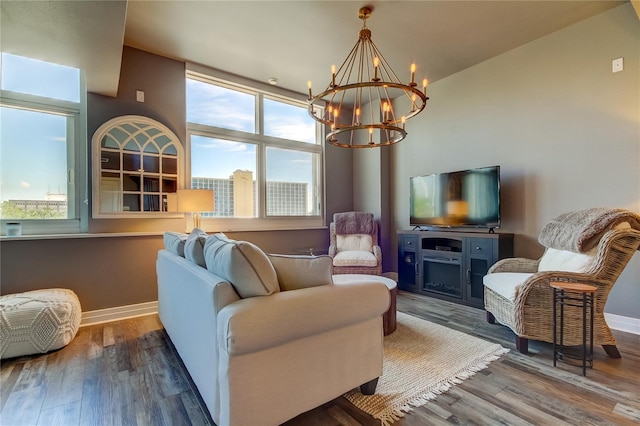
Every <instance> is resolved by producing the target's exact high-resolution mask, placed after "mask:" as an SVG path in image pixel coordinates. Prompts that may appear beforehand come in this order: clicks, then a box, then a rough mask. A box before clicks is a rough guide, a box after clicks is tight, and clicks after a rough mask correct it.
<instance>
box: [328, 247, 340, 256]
mask: <svg viewBox="0 0 640 426" xmlns="http://www.w3.org/2000/svg"><path fill="white" fill-rule="evenodd" d="M336 254H338V247H336V246H335V245H330V246H329V252H328V253H327V255H328V256H329V257H336Z"/></svg>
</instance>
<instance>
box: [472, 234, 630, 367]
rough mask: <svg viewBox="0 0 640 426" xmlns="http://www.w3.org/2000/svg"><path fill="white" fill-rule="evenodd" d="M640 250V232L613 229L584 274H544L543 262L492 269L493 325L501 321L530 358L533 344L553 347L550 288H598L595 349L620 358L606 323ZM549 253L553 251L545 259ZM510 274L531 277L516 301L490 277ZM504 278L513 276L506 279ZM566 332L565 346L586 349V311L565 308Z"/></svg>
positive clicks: (488, 301) (488, 300)
mask: <svg viewBox="0 0 640 426" xmlns="http://www.w3.org/2000/svg"><path fill="white" fill-rule="evenodd" d="M639 248H640V231H637V230H634V229H620V230H616V229H613V230H610V231H607V232H606V233H604V235H603V237H602V238H601V239H600V241H599V243H598V245H597V248H596V249H595V250H596V252H595V258H594V260H593V263H591V265H590V267H589V268H588V270H586V271H584V272H562V271H544V272H538V266H539V264H540V260H541V259H538V260H532V259H524V258H512V259H503V260H501V261H498V262H497V263H496V264H494V265H493V266H492V267H491V268H490V269H489V271H488V274H487V276H486V277H485V287H484V303H485V309H486V311H487V321H488V322H489V323H491V324H493V323H495V321H496V320H497V321H498V322H499V323H501V324H503V325H506V326H507V327H509V328H511V330H513V332H514V333H515V334H516V347H517V349H518V350H519V351H520V352H522V353H525V354H526V353H527V351H528V339H533V340H540V341H544V342H553V289H552V288H551V287H550V286H549V282H550V281H567V282H578V283H584V284H590V285H594V286H596V287H597V288H598V290H597V291H596V293H595V298H594V299H595V303H594V308H595V309H594V344H596V345H602V347H603V349H604V350H605V352H606V353H607V355H609V356H610V357H612V358H620V357H621V356H620V352H619V351H618V349H617V347H616V339H615V337H614V336H613V334H612V333H611V330H610V329H609V326H608V325H607V322H606V321H605V318H604V307H605V304H606V302H607V297H608V295H609V291H610V290H611V288H612V287H613V285H614V284H615V282H616V280H617V279H618V277H619V276H620V273H621V272H622V270H623V269H624V268H625V266H626V265H627V263H628V262H629V260H630V259H631V257H632V256H633V254H634V252H635V251H636V250H638V249H639ZM549 250H550V249H549V248H547V250H546V251H545V254H546V253H547V252H548V251H549ZM543 257H544V256H543ZM505 272H509V273H515V274H513V275H511V277H513V278H516V279H517V278H518V277H520V278H524V277H526V279H524V281H523V282H522V283H521V284H520V285H518V286H517V287H516V289H515V295H514V294H512V296H514V297H513V299H512V298H511V297H508V296H505V294H500V292H498V291H495V290H493V289H491V288H489V287H487V281H488V280H487V277H489V276H490V275H491V274H498V273H505ZM519 274H530V275H528V276H526V275H519ZM496 277H497V276H496ZM503 277H507V278H508V277H509V276H508V275H503ZM491 278H495V277H491ZM502 293H504V291H503V292H502ZM564 327H565V328H564V342H565V344H567V345H578V344H581V342H582V311H581V309H580V308H577V307H571V306H565V312H564Z"/></svg>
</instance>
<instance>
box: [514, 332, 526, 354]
mask: <svg viewBox="0 0 640 426" xmlns="http://www.w3.org/2000/svg"><path fill="white" fill-rule="evenodd" d="M516 349H517V350H518V352H520V353H521V354H525V355H526V354H528V353H529V339H527V338H525V337H520V336H516Z"/></svg>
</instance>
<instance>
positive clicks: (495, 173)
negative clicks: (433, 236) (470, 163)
mask: <svg viewBox="0 0 640 426" xmlns="http://www.w3.org/2000/svg"><path fill="white" fill-rule="evenodd" d="M409 185H410V203H411V212H410V215H411V218H410V224H411V226H414V227H420V228H439V227H446V228H457V227H475V228H489V230H490V231H491V230H493V228H499V227H500V166H492V167H483V168H476V169H471V170H462V171H457V172H448V173H436V174H431V175H426V176H413V177H411V178H409Z"/></svg>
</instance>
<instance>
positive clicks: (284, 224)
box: [185, 64, 326, 231]
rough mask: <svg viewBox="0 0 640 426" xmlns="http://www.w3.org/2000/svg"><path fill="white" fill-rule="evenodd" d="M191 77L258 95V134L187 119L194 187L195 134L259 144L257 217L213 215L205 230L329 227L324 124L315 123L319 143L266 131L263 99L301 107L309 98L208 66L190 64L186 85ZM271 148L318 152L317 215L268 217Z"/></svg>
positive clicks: (205, 220)
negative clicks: (327, 222)
mask: <svg viewBox="0 0 640 426" xmlns="http://www.w3.org/2000/svg"><path fill="white" fill-rule="evenodd" d="M187 79H194V80H198V81H201V82H205V83H209V84H214V85H218V86H220V87H224V88H227V89H231V90H237V91H239V92H243V93H249V94H252V95H254V96H255V102H256V105H255V120H256V121H255V133H248V132H243V131H238V130H230V129H225V128H220V127H215V126H208V125H203V124H196V123H190V122H188V121H187V123H186V124H187V126H186V127H187V141H186V147H185V148H186V149H185V154H186V155H185V159H186V168H185V172H186V175H185V182H186V185H187V186H188V187H190V186H191V181H192V175H191V155H192V150H191V138H192V135H198V136H203V137H210V138H215V139H222V140H229V141H233V142H242V143H248V144H254V145H256V171H255V180H256V182H257V185H256V188H257V194H256V200H257V217H252V218H234V217H213V218H206V217H203V218H202V219H201V223H202V227H203V228H205V229H215V230H220V231H254V230H287V229H314V228H325V227H326V224H325V214H326V213H325V212H326V197H325V144H324V126H322V125H321V124H320V123H316V124H315V129H316V130H315V139H316V142H315V143H309V142H303V141H294V140H289V139H283V138H278V137H274V136H267V135H265V134H264V111H263V106H262V105H263V99H265V98H266V99H270V100H274V101H277V102H283V103H287V104H290V105H293V106H298V107H303V108H306V107H307V102H306V98H305V97H304V95H301V94H299V93H293V92H288V91H285V90H282V89H279V88H273V87H269V86H267V85H261V84H259V83H256V82H252V81H249V80H246V79H241V78H239V77H234V76H230V75H226V74H224V73H222V72H216V71H215V70H210V69H208V68H205V67H200V66H194V65H190V64H188V65H187V69H186V73H185V86H186V84H187V83H186V81H187ZM267 147H274V148H282V149H288V150H294V151H300V152H307V153H311V154H317V155H316V156H313V158H317V160H316V164H314V165H313V173H314V174H315V175H316V176H314V178H315V183H316V185H315V188H312V191H313V193H314V195H313V196H314V198H315V200H316V201H317V203H318V204H319V205H318V206H317V212H318V214H317V215H310V216H267V215H266V209H267V207H266V194H267V180H266V174H267V173H266V164H267V163H266V161H267V159H266V152H267Z"/></svg>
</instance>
